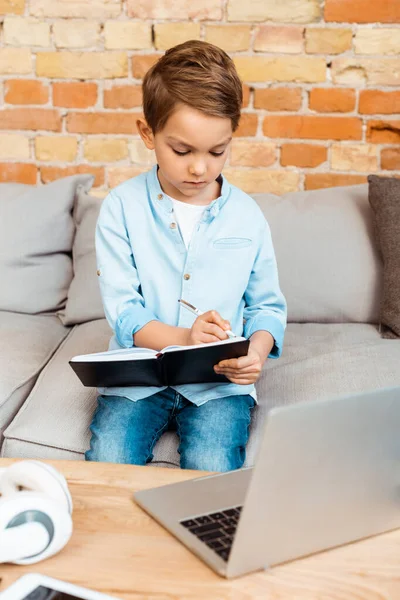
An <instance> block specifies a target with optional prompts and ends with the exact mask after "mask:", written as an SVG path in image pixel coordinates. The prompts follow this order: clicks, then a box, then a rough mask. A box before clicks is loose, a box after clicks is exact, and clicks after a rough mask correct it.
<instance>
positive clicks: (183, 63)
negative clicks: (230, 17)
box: [143, 40, 243, 133]
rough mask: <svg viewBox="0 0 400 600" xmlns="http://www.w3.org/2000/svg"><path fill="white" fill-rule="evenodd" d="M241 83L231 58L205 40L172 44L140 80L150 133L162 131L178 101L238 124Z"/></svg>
mask: <svg viewBox="0 0 400 600" xmlns="http://www.w3.org/2000/svg"><path fill="white" fill-rule="evenodd" d="M242 96H243V92H242V83H241V81H240V79H239V76H238V74H237V71H236V68H235V65H234V64H233V61H232V59H231V58H230V57H229V56H228V55H227V54H226V52H224V51H223V50H221V48H218V47H217V46H214V45H213V44H209V43H208V42H201V41H197V40H189V41H188V42H184V43H183V44H179V45H178V46H174V47H173V48H170V49H169V50H167V51H166V53H165V54H164V55H163V56H162V57H161V58H160V59H159V60H158V61H157V62H156V64H155V65H153V66H152V67H151V69H150V70H149V71H147V73H146V75H145V77H144V79H143V109H144V116H145V119H146V121H147V124H148V125H149V126H150V127H151V130H152V132H153V133H157V132H158V131H161V130H162V129H163V127H164V125H165V123H166V122H167V120H168V118H169V117H170V115H171V113H172V112H173V111H174V109H175V106H176V105H177V104H178V103H183V104H186V105H188V106H191V107H192V108H195V109H197V110H199V111H201V112H202V113H205V114H206V115H210V116H213V117H225V118H229V119H230V120H231V123H232V130H233V131H235V130H236V129H237V127H238V125H239V119H240V109H241V106H242Z"/></svg>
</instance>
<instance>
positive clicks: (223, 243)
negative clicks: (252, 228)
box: [213, 237, 253, 250]
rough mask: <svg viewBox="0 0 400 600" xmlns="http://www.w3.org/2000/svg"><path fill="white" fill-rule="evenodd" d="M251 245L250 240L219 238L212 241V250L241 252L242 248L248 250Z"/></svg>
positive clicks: (251, 241)
mask: <svg viewBox="0 0 400 600" xmlns="http://www.w3.org/2000/svg"><path fill="white" fill-rule="evenodd" d="M252 243H253V240H251V239H250V238H239V237H230V238H219V239H217V240H214V242H213V248H214V249H215V250H241V249H242V248H249V247H250V246H251V245H252Z"/></svg>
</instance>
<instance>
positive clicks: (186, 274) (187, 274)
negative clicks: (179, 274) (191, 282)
mask: <svg viewBox="0 0 400 600" xmlns="http://www.w3.org/2000/svg"><path fill="white" fill-rule="evenodd" d="M183 279H186V281H187V280H188V279H190V275H189V273H185V274H184V276H183Z"/></svg>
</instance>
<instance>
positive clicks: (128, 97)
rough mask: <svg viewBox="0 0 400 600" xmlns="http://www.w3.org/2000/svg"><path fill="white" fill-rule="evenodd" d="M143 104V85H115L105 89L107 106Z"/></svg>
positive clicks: (130, 106)
mask: <svg viewBox="0 0 400 600" xmlns="http://www.w3.org/2000/svg"><path fill="white" fill-rule="evenodd" d="M141 104H142V87H141V86H140V85H114V87H112V88H111V89H109V90H104V106H105V108H133V107H134V106H141Z"/></svg>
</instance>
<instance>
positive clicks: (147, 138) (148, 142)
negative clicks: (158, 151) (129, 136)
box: [136, 119, 154, 150]
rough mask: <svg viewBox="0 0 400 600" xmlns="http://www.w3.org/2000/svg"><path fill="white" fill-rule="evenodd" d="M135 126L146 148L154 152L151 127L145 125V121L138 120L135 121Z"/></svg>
mask: <svg viewBox="0 0 400 600" xmlns="http://www.w3.org/2000/svg"><path fill="white" fill-rule="evenodd" d="M136 125H137V128H138V131H139V134H140V137H141V138H142V140H143V141H144V143H145V146H146V148H148V149H149V150H154V134H153V132H152V130H151V127H150V126H149V125H148V124H147V122H146V121H145V119H138V120H137V121H136Z"/></svg>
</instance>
